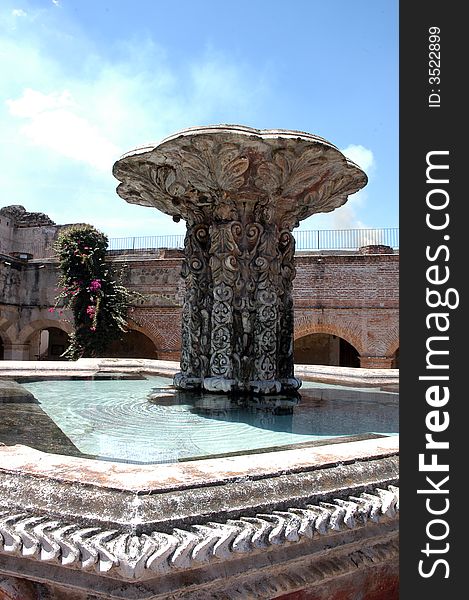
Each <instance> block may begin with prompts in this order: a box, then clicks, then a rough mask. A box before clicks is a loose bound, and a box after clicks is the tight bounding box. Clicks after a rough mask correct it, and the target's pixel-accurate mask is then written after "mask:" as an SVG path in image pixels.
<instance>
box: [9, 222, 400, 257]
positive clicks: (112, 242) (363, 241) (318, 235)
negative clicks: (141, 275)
mask: <svg viewBox="0 0 469 600" xmlns="http://www.w3.org/2000/svg"><path fill="white" fill-rule="evenodd" d="M293 236H294V238H295V240H296V250H358V248H361V247H362V246H369V245H383V246H390V247H391V248H393V249H398V248H399V228H397V227H394V228H390V227H388V228H382V229H315V230H305V231H303V230H296V231H294V232H293ZM182 248H184V235H183V234H181V235H163V236H139V237H121V238H109V246H108V252H109V254H112V255H131V254H147V253H148V254H157V253H158V251H159V250H161V249H182ZM7 253H8V254H10V253H16V254H18V253H21V254H23V255H24V254H27V255H29V257H30V258H31V257H32V258H52V257H54V256H55V253H54V250H53V248H52V245H51V244H50V243H44V242H41V241H38V242H36V243H32V244H28V243H26V242H21V243H20V244H13V247H12V250H11V252H7Z"/></svg>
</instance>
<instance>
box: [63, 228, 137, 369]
mask: <svg viewBox="0 0 469 600" xmlns="http://www.w3.org/2000/svg"><path fill="white" fill-rule="evenodd" d="M107 247H108V238H107V236H106V235H105V234H104V233H101V232H100V231H98V230H97V229H95V228H94V227H92V226H91V225H72V226H70V227H68V228H67V229H64V230H63V231H61V232H60V234H59V235H58V237H57V241H56V243H55V245H54V249H55V251H56V253H57V255H58V258H59V263H60V269H61V275H60V277H59V294H58V295H57V297H56V304H55V308H57V307H62V308H64V309H70V310H71V311H72V313H73V321H74V328H75V331H74V332H73V333H72V334H71V335H70V337H69V346H68V348H67V349H66V350H65V352H64V353H63V356H64V357H65V358H69V359H71V360H76V359H77V358H81V357H99V356H105V353H106V349H107V348H108V346H109V344H110V343H111V342H113V341H114V340H117V339H120V338H121V337H122V335H123V334H124V333H125V332H126V331H127V321H128V312H129V308H130V305H131V304H132V301H133V300H135V299H136V298H137V297H140V295H139V294H136V293H133V292H130V291H129V290H127V288H126V287H125V286H124V285H122V283H121V281H120V280H121V277H122V273H120V274H117V273H114V272H113V271H112V270H111V268H110V267H109V265H108V264H106V250H107ZM55 308H53V309H51V310H55Z"/></svg>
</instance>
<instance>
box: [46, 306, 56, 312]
mask: <svg viewBox="0 0 469 600" xmlns="http://www.w3.org/2000/svg"><path fill="white" fill-rule="evenodd" d="M47 310H48V311H49V312H51V313H52V312H55V308H53V307H52V306H51V307H50V308H48V309H47Z"/></svg>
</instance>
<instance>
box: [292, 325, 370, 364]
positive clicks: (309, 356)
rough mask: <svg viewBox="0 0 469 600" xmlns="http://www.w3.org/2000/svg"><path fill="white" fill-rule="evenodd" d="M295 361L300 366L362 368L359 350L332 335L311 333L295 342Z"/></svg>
mask: <svg viewBox="0 0 469 600" xmlns="http://www.w3.org/2000/svg"><path fill="white" fill-rule="evenodd" d="M294 360H295V363H297V364H300V365H301V364H302V365H332V366H338V367H359V366H360V355H359V353H358V350H357V349H356V348H355V347H354V346H352V344H350V343H349V342H347V340H344V339H343V338H341V337H339V336H337V335H331V334H330V333H311V334H309V335H305V336H303V337H301V338H298V339H297V340H295V351H294Z"/></svg>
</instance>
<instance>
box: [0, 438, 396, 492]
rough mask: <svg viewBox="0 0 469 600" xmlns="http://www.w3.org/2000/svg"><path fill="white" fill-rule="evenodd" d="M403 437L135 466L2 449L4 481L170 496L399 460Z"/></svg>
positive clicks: (26, 449) (31, 450)
mask: <svg viewBox="0 0 469 600" xmlns="http://www.w3.org/2000/svg"><path fill="white" fill-rule="evenodd" d="M399 438H400V436H399V435H383V436H380V437H377V438H368V439H364V440H356V441H344V442H336V443H332V444H325V445H322V446H309V447H305V448H295V449H287V450H277V451H273V452H261V453H251V454H241V455H236V456H229V457H218V458H202V459H198V460H193V461H187V462H174V463H157V464H154V463H152V464H132V463H121V462H113V461H108V460H100V459H91V458H80V457H74V456H68V455H61V454H54V453H51V452H43V451H41V450H37V449H36V448H32V447H31V446H26V445H23V444H14V445H12V446H7V445H5V446H0V459H2V460H1V461H0V476H2V475H7V474H8V473H9V474H14V473H16V474H19V473H21V474H22V475H24V476H30V477H34V478H39V479H41V480H51V481H53V480H55V481H62V482H64V483H68V484H73V483H80V484H83V483H84V482H85V481H86V485H87V486H90V487H96V488H101V489H113V490H121V491H127V492H131V493H137V494H145V493H149V492H158V493H169V492H175V491H184V490H188V489H192V488H194V487H195V488H197V487H205V486H213V485H217V484H226V483H230V482H231V483H233V482H237V481H240V480H250V479H252V478H254V479H256V480H260V479H270V478H271V477H279V476H280V475H288V474H295V473H303V472H311V471H317V470H321V469H324V468H326V467H334V466H337V465H341V464H347V463H351V462H362V461H365V462H366V461H369V460H372V459H377V458H386V457H391V456H396V455H398V454H399Z"/></svg>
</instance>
